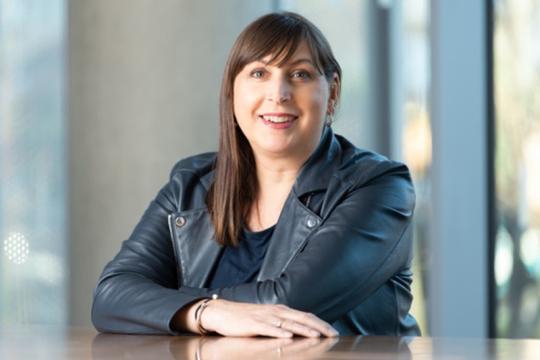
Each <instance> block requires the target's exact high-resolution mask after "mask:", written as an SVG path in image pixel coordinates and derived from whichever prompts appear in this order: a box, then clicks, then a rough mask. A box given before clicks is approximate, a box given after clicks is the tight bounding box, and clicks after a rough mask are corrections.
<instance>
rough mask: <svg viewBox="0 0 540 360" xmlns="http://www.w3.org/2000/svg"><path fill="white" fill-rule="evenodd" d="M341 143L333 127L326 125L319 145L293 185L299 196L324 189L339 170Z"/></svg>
mask: <svg viewBox="0 0 540 360" xmlns="http://www.w3.org/2000/svg"><path fill="white" fill-rule="evenodd" d="M340 150H341V149H340V145H339V143H338V141H337V139H336V137H335V136H334V132H333V131H332V128H331V127H329V126H325V127H324V130H323V133H322V135H321V140H320V141H319V145H318V146H317V148H316V149H315V151H314V152H313V154H311V156H310V157H309V158H308V159H307V160H306V162H305V163H304V166H303V167H302V169H301V170H300V174H299V175H298V177H297V178H296V182H295V183H294V185H293V191H294V193H295V194H296V195H297V196H301V195H303V194H306V193H310V192H313V191H317V190H324V189H326V188H327V186H328V182H329V180H330V178H331V177H332V176H334V174H335V173H336V171H337V170H338V168H339V166H340V164H339V156H340Z"/></svg>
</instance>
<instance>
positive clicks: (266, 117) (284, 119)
mask: <svg viewBox="0 0 540 360" xmlns="http://www.w3.org/2000/svg"><path fill="white" fill-rule="evenodd" d="M261 117H262V118H263V119H264V120H266V121H271V122H273V123H284V122H288V121H293V120H294V118H295V117H294V116H269V115H262V116H261Z"/></svg>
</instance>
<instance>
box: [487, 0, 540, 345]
mask: <svg viewBox="0 0 540 360" xmlns="http://www.w3.org/2000/svg"><path fill="white" fill-rule="evenodd" d="M493 6H494V15H495V28H494V84H495V114H496V118H495V131H496V148H495V182H496V206H497V222H498V229H497V233H496V239H495V274H494V275H495V282H496V293H497V305H496V336H498V337H540V296H539V294H540V41H539V35H538V34H540V2H539V1H537V0H494V2H493Z"/></svg>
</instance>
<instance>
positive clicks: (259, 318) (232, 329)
mask: <svg viewBox="0 0 540 360" xmlns="http://www.w3.org/2000/svg"><path fill="white" fill-rule="evenodd" d="M201 325H202V326H203V328H205V329H206V330H208V331H215V332H217V333H218V334H220V335H224V336H258V335H262V336H270V337H278V338H288V337H292V336H294V335H299V336H306V337H319V336H321V335H322V336H328V337H333V336H337V335H339V333H338V332H337V331H336V330H335V329H334V328H333V327H332V326H331V325H330V324H328V323H327V322H326V321H324V320H321V319H319V318H318V317H317V316H315V315H313V314H311V313H307V312H303V311H299V310H294V309H291V308H290V307H288V306H285V305H269V304H250V303H240V302H234V301H228V300H222V299H216V300H211V301H210V302H209V304H208V306H207V307H206V308H205V309H204V311H203V312H202V314H201Z"/></svg>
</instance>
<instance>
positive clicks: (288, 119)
mask: <svg viewBox="0 0 540 360" xmlns="http://www.w3.org/2000/svg"><path fill="white" fill-rule="evenodd" d="M259 119H261V120H262V122H263V124H264V125H266V126H269V127H270V128H272V129H288V128H290V127H291V126H293V124H294V122H295V121H296V119H298V116H296V115H294V114H289V113H265V114H261V115H259Z"/></svg>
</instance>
